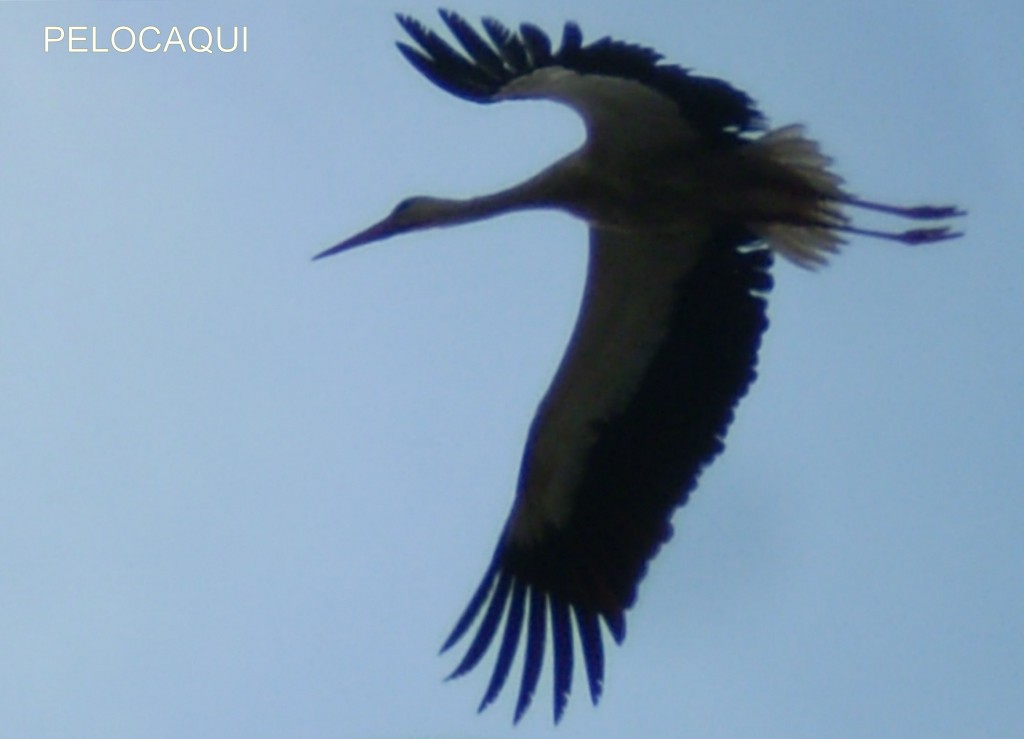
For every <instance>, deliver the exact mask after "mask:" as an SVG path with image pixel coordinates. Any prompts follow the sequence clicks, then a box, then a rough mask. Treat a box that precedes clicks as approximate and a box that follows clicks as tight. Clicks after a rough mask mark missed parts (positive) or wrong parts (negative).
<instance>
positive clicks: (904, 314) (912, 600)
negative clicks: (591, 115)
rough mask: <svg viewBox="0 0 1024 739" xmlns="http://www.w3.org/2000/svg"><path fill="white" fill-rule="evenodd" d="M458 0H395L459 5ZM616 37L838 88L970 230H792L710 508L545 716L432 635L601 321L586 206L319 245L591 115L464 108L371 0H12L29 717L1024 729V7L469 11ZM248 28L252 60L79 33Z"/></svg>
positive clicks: (219, 729) (23, 669) (837, 131)
mask: <svg viewBox="0 0 1024 739" xmlns="http://www.w3.org/2000/svg"><path fill="white" fill-rule="evenodd" d="M434 7H435V6H433V5H432V4H429V3H424V2H413V1H411V0H410V2H407V3H405V4H404V5H403V6H401V8H395V9H401V10H404V11H408V12H410V13H412V14H414V15H417V16H419V17H421V18H423V19H425V20H429V21H431V22H432V23H436V21H435V20H434V18H435V17H436V16H434ZM453 9H456V10H458V11H460V12H462V13H463V14H465V15H466V16H467V17H470V18H477V17H479V16H480V15H483V14H491V15H495V16H497V17H499V18H501V19H503V20H505V21H506V22H508V23H517V22H519V21H522V20H530V21H532V22H535V23H537V24H539V25H541V26H542V27H544V28H546V29H548V30H549V31H550V32H551V33H552V34H553V35H556V34H557V33H559V32H560V27H561V23H562V22H563V21H564V20H565V19H569V18H571V19H574V20H576V21H578V22H579V23H580V25H581V26H582V28H583V30H584V33H585V35H586V37H587V38H591V39H593V38H597V37H599V36H602V35H606V34H612V35H614V36H616V37H619V38H623V39H627V40H631V41H636V42H640V43H644V44H647V45H650V46H653V47H654V48H657V49H658V50H660V51H661V52H662V53H663V54H665V56H666V57H667V58H668V59H669V60H671V61H674V62H677V63H680V64H683V65H686V66H689V67H693V68H695V69H697V70H699V71H701V72H704V73H707V74H713V75H717V76H721V77H723V78H725V79H728V80H730V81H731V82H733V83H734V84H736V85H737V86H739V87H741V88H742V89H745V90H747V91H748V92H749V93H750V94H751V95H753V96H754V97H755V98H756V99H757V100H758V102H759V104H760V106H761V107H762V109H763V110H764V111H765V113H766V114H767V115H768V116H769V118H770V119H771V120H772V121H773V122H774V123H775V124H778V125H782V124H786V123H790V122H804V123H807V124H808V125H809V127H810V131H811V133H812V134H813V135H814V136H816V137H818V138H819V139H820V140H821V141H822V142H823V145H824V147H825V148H826V150H827V151H828V152H829V153H830V154H831V155H832V156H834V157H835V158H836V160H837V162H838V164H837V167H838V169H839V171H840V172H841V173H842V174H843V175H844V176H845V177H846V178H847V180H848V182H849V184H850V187H851V189H853V190H854V191H856V192H858V193H861V194H862V195H864V196H868V197H873V198H876V199H879V200H883V201H893V202H898V203H906V204H914V203H918V202H938V203H946V202H953V203H957V204H960V205H962V206H964V207H966V208H968V209H969V210H970V216H969V217H968V218H967V219H966V220H965V222H964V226H965V227H966V229H967V237H966V238H964V239H962V240H959V241H957V242H950V243H947V244H941V245H935V246H931V247H927V248H921V249H907V248H903V247H899V246H896V245H892V244H886V243H878V242H872V241H868V240H863V239H857V240H854V241H852V242H851V243H850V244H849V245H848V246H847V247H846V248H845V250H844V253H843V254H842V255H841V256H840V257H839V258H837V259H836V260H835V261H834V263H833V264H832V265H831V266H829V267H828V268H827V269H824V270H821V271H820V272H818V273H809V272H806V271H802V270H799V269H797V268H795V267H792V266H790V265H788V264H779V265H778V268H777V269H776V289H775V291H774V294H773V297H772V302H771V312H770V316H771V321H772V326H771V328H770V330H769V333H768V334H767V337H766V340H765V344H764V348H763V351H762V354H761V363H760V378H759V380H758V382H757V383H756V385H755V386H754V388H753V391H752V393H751V394H750V396H749V397H748V398H747V399H746V400H745V401H744V403H743V405H742V406H741V408H740V412H739V414H738V417H737V420H736V423H735V424H734V426H733V428H732V430H731V433H730V436H729V439H728V443H727V449H726V453H725V454H724V455H723V456H722V457H720V458H719V459H718V461H717V462H716V463H715V465H714V466H713V467H712V468H711V469H710V470H709V472H708V473H707V474H706V475H705V476H704V478H703V480H702V482H701V485H700V487H699V489H698V491H697V493H696V495H695V496H694V497H693V498H692V500H691V502H690V504H689V505H688V506H687V507H686V508H685V509H683V510H681V511H679V512H678V513H677V515H676V517H675V519H674V521H675V525H676V537H675V539H674V540H673V542H672V543H671V544H670V545H669V546H668V547H666V548H665V549H664V550H663V552H662V554H661V555H660V556H659V558H658V559H657V560H656V562H655V563H654V565H653V566H652V568H651V572H650V575H649V576H648V578H647V579H646V580H645V581H644V583H643V586H642V587H641V591H640V599H639V603H638V605H637V607H636V608H635V609H634V610H633V611H632V612H631V613H630V620H629V636H628V638H627V640H626V643H625V645H624V646H623V647H622V648H619V649H614V650H612V651H610V653H609V658H608V678H607V683H606V693H605V697H604V699H603V701H602V704H601V705H600V706H599V707H598V708H597V709H594V708H592V707H591V706H590V705H589V702H588V701H587V699H586V696H585V690H584V689H583V684H582V682H581V681H580V676H579V675H577V681H576V691H575V695H574V700H573V701H572V703H571V704H570V707H569V710H568V712H567V714H566V717H565V719H564V721H563V723H562V725H561V726H560V727H559V728H558V729H557V730H554V729H552V727H551V724H550V705H549V698H548V692H549V690H550V683H549V682H547V680H546V677H547V676H545V680H544V681H543V682H542V685H541V693H540V694H539V698H538V701H537V703H536V704H535V706H534V708H533V709H532V711H531V712H530V713H529V714H528V715H527V717H526V718H525V719H524V721H523V722H522V723H521V724H520V726H519V727H517V728H515V729H513V728H512V726H511V713H512V703H513V701H512V700H511V698H510V697H509V696H503V698H502V699H501V700H499V701H498V702H497V704H496V705H494V706H493V707H492V708H491V709H489V710H488V712H486V713H485V714H483V715H482V716H477V715H476V714H475V713H474V710H475V707H476V704H477V701H478V700H479V697H480V695H481V693H482V691H483V689H484V687H485V684H486V677H485V675H484V674H474V675H472V676H469V677H466V678H463V679H461V680H459V681H457V682H454V683H447V684H446V683H444V682H443V681H442V678H443V677H444V675H446V674H447V672H448V671H450V670H451V669H452V668H453V667H454V664H455V660H454V659H453V658H451V657H450V656H448V658H438V657H437V654H436V652H437V649H438V647H439V646H440V643H441V641H442V639H443V638H444V636H445V635H446V634H447V632H448V630H449V628H450V627H451V625H452V624H453V622H454V619H455V618H456V616H457V615H458V614H459V613H460V612H461V609H462V608H463V606H464V604H465V601H466V599H467V598H468V597H469V595H470V594H471V592H472V590H473V589H474V588H475V586H476V585H477V582H478V578H479V577H480V575H481V574H482V573H483V570H484V567H485V565H486V563H487V561H488V558H489V556H490V554H491V551H492V548H493V546H494V543H495V541H496V537H497V535H498V533H499V531H500V528H501V526H502V523H503V521H504V517H505V515H506V513H507V510H508V507H509V505H510V502H511V497H512V494H513V485H514V482H515V477H516V472H517V468H518V464H519V456H520V453H521V448H522V443H523V439H524V436H525V433H526V429H527V425H528V424H529V421H530V419H531V417H532V414H533V411H534V408H535V406H536V403H537V401H538V399H539V397H540V395H541V394H542V393H543V391H544V389H545V387H546V384H547V382H548V380H549V378H550V376H551V373H552V371H553V370H554V367H555V366H556V364H557V362H558V359H559V357H560V354H561V351H562V347H563V345H564V342H565V340H566V338H567V335H568V332H569V331H570V329H571V326H572V322H573V319H574V316H575V310H576V306H577V303H578V300H579V295H580V289H581V280H582V270H583V266H584V262H583V259H584V244H585V229H584V227H583V226H582V225H580V224H579V223H576V222H573V221H571V220H570V219H568V218H567V217H565V216H561V215H557V214H544V213H532V214H523V215H516V216H510V217H507V218H504V219H501V220H500V221H493V222H488V223H482V224H475V225H472V226H467V227H464V228H460V229H454V230H444V231H436V232H430V233H423V234H419V235H414V236H409V237H406V238H404V239H401V240H394V241H389V242H386V243H384V244H380V245H376V246H374V247H368V248H366V249H364V250H358V251H356V252H353V253H350V254H346V255H344V256H342V257H335V258H333V259H331V260H328V261H325V262H317V263H311V262H310V261H309V257H310V256H312V255H313V254H314V253H316V252H317V251H319V250H321V249H323V248H325V247H327V246H330V245H331V244H333V243H334V242H336V241H337V240H339V239H340V238H342V237H344V236H347V235H349V234H350V233H352V232H354V231H356V230H358V229H361V228H363V227H364V226H366V225H368V224H369V223H371V222H373V221H375V220H377V219H378V218H379V217H381V216H382V215H383V214H384V213H385V212H387V210H388V209H390V207H391V206H392V205H393V204H394V203H395V202H397V201H398V200H399V199H401V198H404V197H406V196H408V195H413V194H426V193H430V194H436V195H467V194H471V193H475V192H483V191H487V190H491V189H497V188H498V187H503V186H505V185H508V184H510V183H512V182H514V181H515V180H517V179H519V178H521V177H523V176H526V175H527V174H529V173H532V172H533V171H535V170H536V169H538V168H539V167H541V166H543V165H544V164H546V163H548V162H549V161H551V160H552V159H554V158H555V157H557V156H559V155H561V154H562V153H564V152H566V151H568V150H569V149H571V148H572V147H573V146H575V145H576V143H578V141H579V140H580V137H581V128H580V125H579V123H578V122H577V121H576V119H575V118H574V117H573V116H572V114H571V113H570V112H568V111H565V110H562V109H560V108H557V107H555V106H550V105H544V104H539V103H538V104H519V105H511V104H510V105H505V106H497V107H483V106H473V105H469V104H466V103H464V102H462V101H459V100H457V99H455V98H452V97H450V96H447V95H445V94H443V93H442V92H440V91H439V90H437V89H436V88H434V87H433V86H431V85H430V84H429V83H427V82H426V81H425V80H423V79H422V78H420V77H419V75H418V74H417V73H416V72H415V71H414V70H412V68H410V67H409V66H408V65H407V64H406V62H405V61H404V60H403V59H402V58H401V57H400V56H399V55H398V54H397V53H396V51H395V49H394V47H393V41H394V40H396V39H397V38H398V35H399V28H398V27H397V25H396V24H395V23H394V21H393V18H392V15H391V12H390V9H389V8H387V7H384V6H381V5H380V4H379V3H374V2H349V3H323V2H314V3H305V4H303V5H302V6H301V8H300V9H298V10H296V9H293V8H290V7H288V6H286V5H285V4H283V3H278V4H274V3H266V2H264V3H245V4H243V3H206V4H191V3H175V2H159V3H118V2H76V3H48V2H44V3H23V2H19V3H3V4H0V63H2V66H3V69H4V70H5V71H4V74H3V76H2V77H0V110H2V111H3V114H2V115H0V141H3V142H4V143H5V145H4V155H3V166H2V167H0V198H2V203H3V204H2V206H0V234H2V235H0V352H2V361H0V383H2V385H0V387H2V393H0V481H2V487H0V501H2V510H3V515H2V516H0V562H2V563H3V566H2V568H0V602H2V607H0V733H2V734H3V735H4V736H18V737H27V738H35V737H68V736H73V737H104V739H115V738H118V737H141V736H145V737H156V738H160V737H168V738H170V737H174V738H175V739H180V738H181V737H193V736H195V737H200V736H203V737H206V736H217V737H232V736H238V737H243V736H244V737H247V738H253V737H280V736H290V737H311V738H312V737H373V738H378V737H441V736H445V737H501V736H512V735H516V736H552V735H554V732H555V731H557V733H558V735H559V736H560V737H577V736H579V737H620V736H626V735H633V736H694V737H735V736H786V737H793V738H795V737H821V736H829V737H862V736H872V737H876V738H879V737H906V736H931V737H967V736H970V737H1007V736H1014V735H1020V734H1022V733H1024V702H1022V701H1021V695H1022V689H1024V636H1022V634H1024V623H1022V617H1021V614H1022V612H1024V589H1022V587H1021V584H1020V583H1021V582H1024V572H1022V570H1024V551H1022V544H1021V540H1022V536H1021V532H1022V531H1024V497H1022V496H1021V491H1020V487H1021V483H1022V480H1024V461H1022V456H1024V455H1022V454H1021V442H1022V441H1024V383H1022V382H1021V378H1022V377H1024V350H1022V347H1024V288H1022V285H1021V276H1022V275H1024V248H1022V246H1021V244H1020V239H1021V233H1022V232H1024V208H1022V206H1021V203H1022V201H1024V149H1022V148H1021V146H1020V143H1019V140H1020V133H1021V131H1024V82H1022V81H1021V74H1020V71H1021V69H1024V51H1022V47H1021V46H1020V43H1019V38H1020V35H1021V33H1022V32H1024V8H1022V7H1021V6H1020V4H1019V3H1012V2H982V3H977V2H967V1H966V0H964V1H963V2H952V1H944V2H938V3H932V4H928V5H921V4H917V3H909V2H892V0H885V1H884V2H882V1H875V0H870V1H867V0H862V1H860V2H852V1H851V2H847V1H845V0H844V1H840V2H832V3H810V2H789V1H780V2H776V3H760V2H752V1H748V2H744V1H740V0H735V1H734V0H719V1H718V2H715V3H679V2H653V1H652V2H635V3H610V2H593V1H591V2H580V1H575V0H574V1H572V2H563V3H550V2H540V1H539V0H525V1H523V2H517V3H509V2H505V3H498V2H491V3H479V2H471V1H470V0H466V1H465V2H462V3H460V4H458V6H455V7H454V8H453ZM47 25H59V26H70V25H85V26H93V25H95V26H97V28H99V29H100V30H101V33H102V32H103V30H104V29H106V31H107V32H109V30H110V29H112V28H114V27H117V26H119V25H127V26H131V27H134V28H142V27H144V26H146V25H154V26H157V27H159V28H162V29H165V30H166V29H169V28H170V27H171V26H179V27H181V28H190V27H192V26H196V25H205V26H216V25H222V26H228V27H230V26H236V25H237V26H242V25H244V26H246V27H247V28H248V41H249V51H248V52H247V53H246V54H244V55H243V54H237V53H236V54H220V55H199V54H191V53H186V54H181V53H180V52H175V51H172V52H169V53H167V54H162V53H161V54H152V55H149V54H141V53H129V54H116V53H108V54H93V53H84V54H71V53H67V52H61V51H57V50H56V48H54V49H53V50H51V51H50V52H49V53H45V52H44V51H43V33H44V30H43V29H44V27H45V26H47Z"/></svg>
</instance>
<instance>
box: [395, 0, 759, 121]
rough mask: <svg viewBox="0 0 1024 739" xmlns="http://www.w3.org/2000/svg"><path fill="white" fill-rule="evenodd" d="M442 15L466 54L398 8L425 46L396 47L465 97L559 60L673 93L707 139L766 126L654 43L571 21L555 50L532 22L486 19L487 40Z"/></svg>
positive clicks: (730, 91)
mask: <svg viewBox="0 0 1024 739" xmlns="http://www.w3.org/2000/svg"><path fill="white" fill-rule="evenodd" d="M441 18H442V20H443V21H444V23H445V25H446V26H447V27H448V28H449V30H451V32H452V35H453V36H454V37H455V39H456V40H457V41H458V42H459V44H460V45H461V46H462V48H463V49H464V50H465V52H466V54H468V57H469V58H466V57H465V56H463V55H462V54H460V53H459V52H458V51H456V50H455V49H454V48H452V47H451V46H450V45H449V44H448V43H447V42H445V41H444V40H443V39H441V38H440V37H439V36H437V35H436V34H435V33H433V32H432V31H429V30H428V29H427V28H426V27H425V26H423V25H422V24H421V23H419V22H418V21H416V20H414V19H412V18H410V17H408V16H405V15H399V16H398V21H399V23H400V24H401V25H402V28H403V29H405V31H406V33H408V34H409V36H410V38H412V40H413V41H415V42H416V44H417V45H419V46H420V48H421V49H422V51H423V53H420V54H416V55H412V54H410V53H409V51H411V49H409V47H407V46H404V45H400V46H399V48H401V49H402V53H403V55H405V57H406V58H407V59H408V60H409V61H410V62H412V64H413V66H415V67H416V69H418V70H419V71H420V72H421V73H423V75H424V76H426V77H427V79H429V80H430V81H431V82H433V83H434V84H436V85H437V86H438V87H440V88H441V89H443V90H445V91H446V92H450V93H452V94H453V95H456V96H457V97H460V98H463V99H465V100H471V101H473V102H478V103H486V102H491V101H492V100H493V98H494V96H495V95H497V94H498V93H499V92H500V91H501V89H502V88H503V87H504V86H505V85H506V84H507V83H508V82H510V81H511V80H513V79H515V78H517V77H521V76H525V75H528V74H530V73H531V72H534V71H536V70H538V69H542V68H544V67H548V66H562V67H565V68H566V69H571V70H573V71H576V72H579V73H581V74H596V75H605V76H613V77H622V78H626V79H631V80H635V81H637V82H641V83H643V84H645V85H648V86H650V87H652V88H654V89H656V90H657V91H658V92H660V93H662V94H664V95H666V96H668V97H669V98H671V99H672V100H674V101H675V102H676V104H677V105H678V107H679V110H680V112H681V113H682V115H683V116H684V117H685V118H686V120H687V121H689V122H690V123H691V124H692V125H693V126H695V127H696V128H697V129H698V130H699V131H700V132H701V133H703V134H705V135H707V136H709V137H712V138H716V137H717V138H721V137H725V138H730V137H735V136H737V135H738V134H741V133H743V132H746V131H752V130H756V129H761V128H763V127H764V119H763V118H762V116H761V114H760V113H759V112H758V111H757V109H756V108H755V107H754V102H753V100H752V99H751V98H750V97H749V96H748V95H746V94H745V93H743V92H741V91H740V90H737V89H736V88H735V87H733V86H732V85H730V84H728V83H727V82H724V81H722V80H719V79H715V78H713V77H702V76H700V75H695V74H692V73H691V72H690V71H689V70H687V69H684V68H683V67H678V66H675V65H670V64H662V63H661V58H662V57H661V55H660V54H659V53H658V52H656V51H654V50H653V49H649V48H647V47H644V46H639V45H637V44H628V43H625V42H622V41H616V40H614V39H611V38H607V37H605V38H602V39H599V40H598V41H594V42H592V43H590V44H587V45H584V44H583V34H582V33H581V31H580V29H579V26H577V25H576V24H575V23H572V22H569V23H566V24H565V27H564V29H563V31H562V39H561V45H560V47H559V49H558V51H552V47H551V41H550V39H549V38H548V36H547V35H546V34H545V33H544V32H543V31H541V30H540V29H539V28H537V27H536V26H534V25H531V24H523V25H521V26H520V28H519V33H518V34H517V33H513V32H512V31H511V30H509V29H508V28H507V27H506V26H504V25H503V24H502V23H500V22H499V21H497V20H495V19H493V18H484V19H483V21H482V25H483V28H484V31H485V32H486V35H487V39H489V41H490V43H488V40H487V39H484V38H483V36H481V35H480V34H479V33H477V32H476V31H475V30H474V29H473V27H472V26H471V25H470V24H469V23H468V22H467V21H465V20H464V19H463V18H462V17H461V16H459V15H457V14H455V13H452V12H450V11H447V10H442V11H441Z"/></svg>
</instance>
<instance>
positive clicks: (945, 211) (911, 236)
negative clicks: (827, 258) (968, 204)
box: [833, 195, 966, 246]
mask: <svg viewBox="0 0 1024 739" xmlns="http://www.w3.org/2000/svg"><path fill="white" fill-rule="evenodd" d="M843 203H845V204H846V205H850V206H853V207H854V208H862V209H864V210H873V211H876V212H878V213H887V214H889V215H894V216H900V217H902V218H909V219H911V220H915V221H936V220H940V219H945V218H957V217H959V216H963V215H966V211H963V210H960V209H959V208H956V207H955V206H952V205H915V206H910V207H904V206H899V205H886V204H885V203H875V202H872V201H870V200H861V199H860V198H855V197H853V196H852V195H848V196H846V197H845V198H843ZM833 228H834V229H836V230H838V231H845V232H846V233H854V234H861V235H862V236H874V237H875V238H879V239H888V240H889V241H898V242H900V243H901V244H908V245H911V246H916V245H918V244H932V243H934V242H936V241H945V240H947V239H955V238H958V237H960V236H963V233H962V232H961V231H953V230H952V229H951V227H950V226H936V227H932V228H912V229H908V230H906V231H878V230H874V229H867V228H860V227H857V226H851V225H849V224H845V223H844V224H841V225H835V226H833Z"/></svg>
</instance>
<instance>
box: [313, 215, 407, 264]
mask: <svg viewBox="0 0 1024 739" xmlns="http://www.w3.org/2000/svg"><path fill="white" fill-rule="evenodd" d="M402 230H403V229H402V227H401V226H399V225H396V224H395V223H393V222H392V218H391V216H388V217H387V218H385V219H384V220H383V221H381V222H380V223H375V224H373V225H372V226H370V227H369V228H368V229H366V230H364V231H360V232H359V233H357V234H356V235H355V236H349V237H348V238H347V239H345V240H344V241H342V242H341V243H338V244H335V245H334V246H332V247H331V248H330V249H326V250H324V251H322V252H320V253H319V254H317V255H316V256H315V257H313V259H314V261H315V260H317V259H323V258H324V257H330V256H333V255H334V254H338V253H340V252H343V251H348V250H349V249H355V248H356V247H357V246H362V245H363V244H369V243H370V242H371V241H380V240H381V239H386V238H388V237H389V236H394V235H395V234H396V233H399V232H400V231H402Z"/></svg>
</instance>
